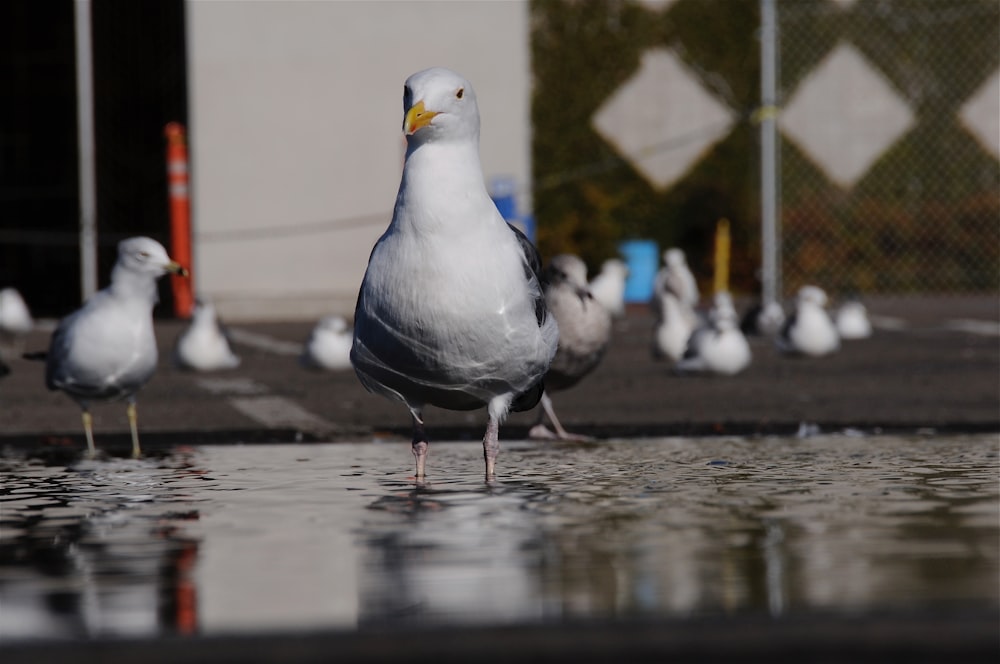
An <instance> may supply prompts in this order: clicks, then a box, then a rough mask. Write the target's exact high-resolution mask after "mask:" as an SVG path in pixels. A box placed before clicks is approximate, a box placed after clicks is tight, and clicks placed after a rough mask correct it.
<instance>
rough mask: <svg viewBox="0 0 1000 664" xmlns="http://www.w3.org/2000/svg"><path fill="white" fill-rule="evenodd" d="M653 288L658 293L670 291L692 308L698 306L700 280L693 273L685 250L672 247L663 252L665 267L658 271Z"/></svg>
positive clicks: (682, 302)
mask: <svg viewBox="0 0 1000 664" xmlns="http://www.w3.org/2000/svg"><path fill="white" fill-rule="evenodd" d="M653 290H654V291H656V292H657V293H663V292H666V291H670V292H671V293H673V294H674V295H676V296H677V299H679V300H680V301H681V304H684V305H686V306H688V307H691V308H692V309H694V308H695V307H696V306H698V300H699V299H700V295H699V293H698V282H696V281H695V279H694V275H693V274H691V268H689V267H688V264H687V258H685V256H684V251H683V250H681V249H678V248H677V247H671V248H670V249H667V250H666V251H664V252H663V267H661V268H660V271H659V272H657V273H656V279H655V281H654V283H653Z"/></svg>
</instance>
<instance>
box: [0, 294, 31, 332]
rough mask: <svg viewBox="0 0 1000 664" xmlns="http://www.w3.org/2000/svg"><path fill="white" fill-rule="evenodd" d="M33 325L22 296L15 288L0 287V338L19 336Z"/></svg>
mask: <svg viewBox="0 0 1000 664" xmlns="http://www.w3.org/2000/svg"><path fill="white" fill-rule="evenodd" d="M34 326H35V321H34V320H32V318H31V312H30V311H29V310H28V305H27V304H26V303H25V301H24V298H23V297H21V294H20V293H19V292H18V291H17V289H16V288H4V289H0V338H4V339H14V338H17V337H21V336H23V335H25V334H27V333H28V332H31V330H32V329H33V328H34Z"/></svg>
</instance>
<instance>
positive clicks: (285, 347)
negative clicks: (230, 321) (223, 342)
mask: <svg viewBox="0 0 1000 664" xmlns="http://www.w3.org/2000/svg"><path fill="white" fill-rule="evenodd" d="M226 334H227V335H228V336H229V340H230V341H235V342H236V343H238V344H243V345H244V346H252V347H254V348H257V349H259V350H263V351H267V352H268V353H274V354H275V355H301V354H302V344H298V343H295V342H293V341H285V340H284V339H276V338H274V337H270V336H268V335H266V334H259V333H257V332H251V331H250V330H244V329H241V328H238V327H228V328H226Z"/></svg>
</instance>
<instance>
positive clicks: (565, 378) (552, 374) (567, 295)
mask: <svg viewBox="0 0 1000 664" xmlns="http://www.w3.org/2000/svg"><path fill="white" fill-rule="evenodd" d="M543 281H544V283H545V301H546V302H547V303H548V307H549V311H550V312H551V313H552V315H553V316H554V317H555V319H556V322H557V323H559V348H558V350H556V355H555V357H554V358H553V359H552V365H551V366H550V367H549V371H548V373H546V374H545V389H546V390H547V391H552V390H564V389H566V388H568V387H572V386H573V385H576V383H577V382H579V381H580V379H582V378H583V377H584V376H586V375H587V374H589V373H590V372H591V371H593V370H594V368H595V367H597V365H598V364H599V363H600V361H601V358H602V357H604V351H606V350H607V348H608V343H609V341H610V340H611V314H610V313H609V312H608V310H607V309H605V308H604V306H602V305H601V303H600V302H599V301H598V300H597V299H596V298H595V297H594V295H593V294H592V293H591V292H590V290H589V289H588V287H587V266H586V265H585V264H584V262H583V261H582V260H580V258H579V257H577V256H574V255H572V254H560V255H558V256H555V257H554V258H553V259H552V260H551V261H550V262H549V264H548V266H547V267H546V268H545V272H544V274H543ZM542 409H543V413H542V415H548V418H549V421H550V422H552V426H553V428H555V433H553V432H552V431H549V429H548V428H546V427H545V425H544V424H543V423H542V422H541V419H539V422H538V424H536V425H535V426H534V427H532V429H531V431H530V433H529V434H528V435H529V436H530V437H531V438H550V439H551V438H558V439H560V440H587V438H586V437H584V436H578V435H576V434H571V433H569V432H568V431H566V430H565V429H564V428H563V426H562V424H560V422H559V419H558V418H557V417H556V413H555V410H554V409H553V408H552V400H551V399H550V398H549V395H548V394H543V395H542Z"/></svg>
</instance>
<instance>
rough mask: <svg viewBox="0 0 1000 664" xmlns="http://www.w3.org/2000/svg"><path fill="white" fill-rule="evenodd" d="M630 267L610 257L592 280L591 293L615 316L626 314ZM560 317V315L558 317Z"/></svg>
mask: <svg viewBox="0 0 1000 664" xmlns="http://www.w3.org/2000/svg"><path fill="white" fill-rule="evenodd" d="M627 276H628V267H627V266H626V265H625V263H624V262H623V261H622V260H621V259H619V258H609V259H608V260H606V261H604V262H603V263H602V264H601V271H600V272H599V273H598V275H597V276H596V277H594V278H593V279H592V280H591V282H590V293H591V295H592V296H593V298H594V299H595V300H597V301H598V302H600V303H601V306H603V307H604V308H605V310H607V311H608V312H609V313H610V314H611V315H612V316H614V317H615V318H620V317H622V316H624V315H625V278H626V277H627ZM557 319H558V317H557Z"/></svg>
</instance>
